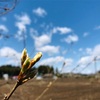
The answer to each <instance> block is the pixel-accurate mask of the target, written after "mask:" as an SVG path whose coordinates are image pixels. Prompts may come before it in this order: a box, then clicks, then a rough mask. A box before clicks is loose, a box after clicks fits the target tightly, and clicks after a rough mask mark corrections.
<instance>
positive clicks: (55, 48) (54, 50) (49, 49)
mask: <svg viewBox="0 0 100 100" xmlns="http://www.w3.org/2000/svg"><path fill="white" fill-rule="evenodd" d="M59 48H60V47H59V46H52V45H45V46H42V47H39V48H37V50H38V51H41V52H44V53H47V54H49V55H52V54H57V53H59Z"/></svg>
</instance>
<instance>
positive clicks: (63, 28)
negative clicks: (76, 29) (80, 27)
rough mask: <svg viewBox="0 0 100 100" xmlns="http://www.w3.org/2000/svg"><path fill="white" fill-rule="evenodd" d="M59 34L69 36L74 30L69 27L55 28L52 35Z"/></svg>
mask: <svg viewBox="0 0 100 100" xmlns="http://www.w3.org/2000/svg"><path fill="white" fill-rule="evenodd" d="M58 32H59V33H60V34H67V33H70V32H72V29H71V28H68V27H54V28H53V30H52V33H58Z"/></svg>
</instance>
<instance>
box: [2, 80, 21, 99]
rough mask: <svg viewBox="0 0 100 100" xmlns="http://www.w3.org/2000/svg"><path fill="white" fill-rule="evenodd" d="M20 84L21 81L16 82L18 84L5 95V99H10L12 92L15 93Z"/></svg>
mask: <svg viewBox="0 0 100 100" xmlns="http://www.w3.org/2000/svg"><path fill="white" fill-rule="evenodd" d="M19 85H20V82H19V81H17V82H16V84H15V86H14V87H13V88H12V90H11V91H10V93H9V94H8V95H6V96H5V97H4V99H3V100H9V98H10V97H11V96H12V94H13V93H14V91H15V90H16V89H17V87H18V86H19Z"/></svg>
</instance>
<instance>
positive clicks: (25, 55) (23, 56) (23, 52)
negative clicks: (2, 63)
mask: <svg viewBox="0 0 100 100" xmlns="http://www.w3.org/2000/svg"><path fill="white" fill-rule="evenodd" d="M26 58H27V50H26V49H24V50H23V51H22V55H21V65H23V63H24V61H25V60H26Z"/></svg>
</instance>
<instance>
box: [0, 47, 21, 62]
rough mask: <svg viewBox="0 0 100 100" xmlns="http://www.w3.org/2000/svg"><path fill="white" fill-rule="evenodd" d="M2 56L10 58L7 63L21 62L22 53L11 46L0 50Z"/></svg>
mask: <svg viewBox="0 0 100 100" xmlns="http://www.w3.org/2000/svg"><path fill="white" fill-rule="evenodd" d="M0 56H1V58H4V57H6V58H8V59H9V60H8V61H7V62H6V64H15V63H16V64H20V57H21V53H19V52H17V51H16V50H14V49H13V48H10V47H3V48H1V50H0Z"/></svg>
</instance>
